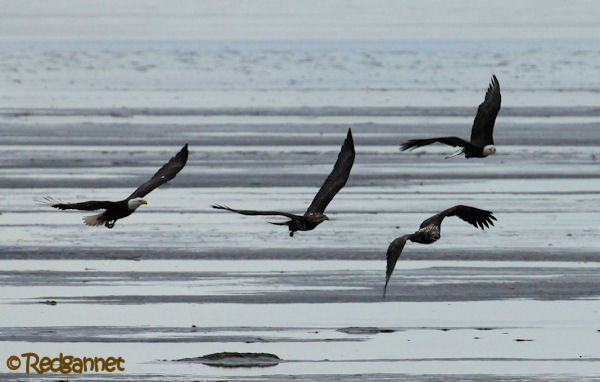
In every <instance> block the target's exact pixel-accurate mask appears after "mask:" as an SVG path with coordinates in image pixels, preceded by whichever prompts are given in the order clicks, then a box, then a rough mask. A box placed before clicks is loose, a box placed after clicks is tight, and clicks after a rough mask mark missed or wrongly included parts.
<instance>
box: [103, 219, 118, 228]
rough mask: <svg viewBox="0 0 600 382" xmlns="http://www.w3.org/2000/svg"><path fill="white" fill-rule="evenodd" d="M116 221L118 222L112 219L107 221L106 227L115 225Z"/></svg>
mask: <svg viewBox="0 0 600 382" xmlns="http://www.w3.org/2000/svg"><path fill="white" fill-rule="evenodd" d="M116 222H117V221H116V220H111V221H107V222H106V223H105V224H104V225H105V226H106V228H112V227H114V226H115V223H116Z"/></svg>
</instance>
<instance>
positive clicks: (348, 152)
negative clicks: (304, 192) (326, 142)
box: [306, 129, 355, 214]
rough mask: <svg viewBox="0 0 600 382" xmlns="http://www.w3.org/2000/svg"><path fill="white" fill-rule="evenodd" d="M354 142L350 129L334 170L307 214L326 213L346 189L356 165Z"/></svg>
mask: <svg viewBox="0 0 600 382" xmlns="http://www.w3.org/2000/svg"><path fill="white" fill-rule="evenodd" d="M354 157H355V152H354V141H353V139H352V130H351V129H348V134H347V135H346V140H344V143H343V144H342V148H341V150H340V153H339V154H338V157H337V160H336V162H335V165H334V166H333V170H332V171H331V173H330V174H329V176H328V177H327V179H325V182H324V183H323V185H322V186H321V188H320V189H319V192H317V195H315V198H314V199H313V201H312V203H311V204H310V206H309V207H308V209H307V210H306V214H309V213H311V212H319V213H323V212H325V208H327V205H329V203H331V201H332V200H333V197H334V196H335V195H336V194H337V193H338V192H339V191H340V190H341V189H342V187H344V185H345V184H346V182H347V181H348V177H349V176H350V170H352V165H353V164H354Z"/></svg>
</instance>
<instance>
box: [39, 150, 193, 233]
mask: <svg viewBox="0 0 600 382" xmlns="http://www.w3.org/2000/svg"><path fill="white" fill-rule="evenodd" d="M187 159H188V145H187V144H186V145H185V146H183V147H182V148H181V150H180V151H179V152H178V153H177V154H176V155H175V156H174V157H172V158H171V159H170V160H169V161H168V162H167V163H165V164H164V165H163V166H162V167H161V168H160V169H159V170H158V171H157V172H156V174H154V175H153V176H152V178H150V179H149V180H148V181H147V182H145V183H144V184H142V185H141V186H139V187H138V188H137V189H136V190H135V191H134V192H133V193H132V194H131V195H129V196H128V197H127V198H125V199H123V200H120V201H117V202H112V201H97V200H91V201H87V202H81V203H57V202H56V200H54V199H53V198H46V203H45V204H48V205H50V206H51V207H54V208H58V209H60V210H83V211H95V210H104V211H103V212H101V213H99V214H97V215H91V216H85V217H84V218H83V222H84V223H85V224H86V225H88V226H100V225H104V226H105V227H106V228H113V227H114V226H115V223H116V222H117V220H119V219H123V218H124V217H127V216H129V215H131V214H132V213H133V212H134V211H135V210H136V209H137V208H138V207H139V206H141V205H143V204H148V202H147V201H146V200H145V199H143V197H144V196H146V195H148V194H149V193H150V192H152V190H154V189H155V188H157V187H160V186H161V185H163V184H165V183H166V182H168V181H169V180H171V179H173V178H175V176H176V175H177V173H178V172H179V171H181V169H182V168H183V167H184V166H185V164H186V162H187Z"/></svg>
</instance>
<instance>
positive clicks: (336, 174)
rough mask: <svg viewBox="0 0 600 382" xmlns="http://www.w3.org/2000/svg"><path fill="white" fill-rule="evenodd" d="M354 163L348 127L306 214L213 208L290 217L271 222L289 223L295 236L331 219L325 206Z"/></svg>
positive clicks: (216, 205) (224, 207) (340, 186)
mask: <svg viewBox="0 0 600 382" xmlns="http://www.w3.org/2000/svg"><path fill="white" fill-rule="evenodd" d="M353 164H354V142H353V140H352V131H351V129H348V134H347V136H346V140H345V141H344V144H343V145H342V148H341V150H340V153H339V154H338V158H337V161H336V162H335V165H334V166H333V170H332V171H331V173H330V174H329V176H328V177H327V179H326V180H325V183H323V185H322V186H321V189H320V190H319V192H317V195H316V196H315V198H314V199H313V201H312V203H311V204H310V206H309V207H308V209H307V210H306V212H305V213H304V215H296V214H293V213H290V212H281V211H254V210H237V209H233V208H229V207H227V206H221V205H218V204H214V205H212V208H216V209H219V210H226V211H231V212H235V213H238V214H242V215H279V216H285V217H287V218H289V219H290V220H288V221H287V222H282V223H271V224H275V225H287V226H288V228H289V232H290V236H294V232H296V231H310V230H313V229H315V228H316V227H317V226H318V225H319V224H321V223H322V222H324V221H325V220H329V217H327V215H325V213H324V212H325V208H327V205H328V204H329V203H330V202H331V200H333V197H334V196H335V195H336V194H337V193H338V192H339V191H340V190H341V189H342V187H344V185H345V184H346V181H347V180H348V177H349V176H350V170H351V169H352V165H353Z"/></svg>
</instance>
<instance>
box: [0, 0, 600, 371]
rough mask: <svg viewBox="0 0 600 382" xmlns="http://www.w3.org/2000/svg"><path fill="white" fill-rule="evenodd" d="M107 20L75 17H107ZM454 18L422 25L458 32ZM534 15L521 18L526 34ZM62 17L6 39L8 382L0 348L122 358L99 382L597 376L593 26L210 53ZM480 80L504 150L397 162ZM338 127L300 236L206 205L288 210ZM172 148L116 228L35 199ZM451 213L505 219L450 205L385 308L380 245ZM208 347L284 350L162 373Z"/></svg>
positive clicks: (129, 168) (120, 188)
mask: <svg viewBox="0 0 600 382" xmlns="http://www.w3.org/2000/svg"><path fill="white" fill-rule="evenodd" d="M63 5H64V4H63ZM19 7H23V5H20V6H19ZM26 8H27V7H25V8H14V9H13V10H12V14H13V15H21V16H20V17H24V16H23V15H22V14H21V13H23V12H25V13H27V12H26V11H27V9H26ZM209 8H210V9H213V8H211V7H209ZM127 9H128V8H126V9H125V11H127ZM153 9H154V8H151V9H149V10H148V11H147V12H149V13H150V14H152V12H154V11H153ZM89 11H90V12H92V13H93V12H100V11H99V10H97V9H96V10H95V11H94V10H93V9H92V10H89ZM102 12H104V11H102ZM102 12H100V13H102ZM592 13H593V12H590V13H586V14H592ZM302 15H303V16H302V17H305V16H306V14H304V13H302ZM569 15H570V13H568V12H566V11H565V13H564V14H563V15H561V17H563V18H564V20H563V21H565V23H563V24H562V25H563V27H564V28H566V29H568V30H570V31H571V32H573V31H576V32H578V33H579V32H581V31H582V30H585V31H587V29H586V28H588V29H589V28H591V29H594V27H593V25H592V24H586V25H587V26H586V25H581V26H577V25H576V24H574V23H573V22H572V19H571V18H570V16H569ZM2 17H4V16H0V19H2ZM36 17H37V16H36ZM56 17H57V16H56V15H54V14H50V15H46V16H43V15H42V16H40V17H39V20H38V21H39V22H40V25H54V23H55V19H56ZM61 17H63V18H65V19H70V18H72V17H75V16H73V14H72V13H71V10H69V9H67V10H65V11H64V14H63V15H62V16H61ZM123 17H124V18H125V19H128V18H129V17H131V14H130V13H128V12H125V13H124V14H118V15H116V20H120V19H122V18H123ZM177 17H179V18H180V19H181V20H183V21H182V22H187V21H186V20H188V19H187V18H186V17H185V15H183V16H182V15H179V16H177ZM177 17H175V19H177ZM215 17H216V16H214V15H213V17H210V18H208V19H209V20H214V18H215ZM270 17H275V18H277V17H281V16H280V15H279V16H273V15H271V16H270ZM379 17H382V18H383V20H385V16H381V15H380V16H379ZM403 17H407V15H405V14H403ZM539 17H540V18H542V19H543V18H544V17H545V16H544V15H540V16H539ZM25 18H26V17H25ZM217 18H218V17H217ZM2 20H3V21H7V20H6V17H4V19H2ZM11 20H12V19H11ZM102 20H103V19H102V18H100V19H90V23H109V24H110V23H111V22H112V21H110V20H113V19H110V20H109V19H104V21H102ZM107 20H108V21H107ZM320 20H321V19H319V18H315V19H314V23H315V24H314V25H317V26H318V25H322V24H321V21H322V20H321V21H320ZM344 20H345V21H344ZM536 20H538V19H537V18H536ZM188 21H189V20H188ZM346 21H347V20H346V19H343V20H342V21H340V22H341V23H342V24H343V23H344V22H346ZM12 22H13V21H10V20H9V21H7V22H6V23H4V22H3V23H0V30H1V29H2V28H5V29H6V28H8V27H7V26H6V25H12V24H11V23H12ZM211 22H212V21H211ZM432 22H433V21H432ZM197 24H202V23H197ZM517 24H518V23H517ZM35 25H38V24H35ZM94 25H95V24H94ZM169 25H171V26H172V24H169ZM458 25H460V23H458V21H456V23H454V22H451V23H450V24H447V25H446V24H445V26H443V25H438V26H437V29H436V30H437V31H438V33H442V32H444V31H447V30H450V31H453V33H454V34H453V36H454V37H456V36H457V33H458V31H459V29H460V30H462V26H461V27H460V28H459V27H458ZM553 25H554V24H553ZM496 27H497V26H496ZM496 27H494V28H496ZM448 28H449V29H448ZM471 28H474V29H477V28H479V30H480V31H483V32H485V33H491V35H486V36H488V37H487V38H488V39H489V38H490V36H494V33H495V32H494V30H495V29H494V28H491V29H490V28H485V27H481V26H473V27H471ZM536 28H537V27H536V26H535V25H529V24H528V23H522V24H518V27H515V31H516V30H521V31H522V30H525V31H528V33H529V34H527V36H534V35H535V36H537V33H538V32H539V31H538V29H536ZM9 29H10V28H9ZM54 31H55V32H53V33H57V34H58V35H52V36H48V37H49V39H48V40H45V41H39V40H40V37H39V36H38V37H36V38H37V39H36V38H33V40H31V41H29V40H27V38H29V37H31V34H35V33H36V32H35V29H33V30H32V31H27V33H25V32H23V33H25V34H24V35H20V36H17V37H14V36H13V35H12V34H6V35H3V38H2V40H1V41H0V74H1V75H0V132H1V133H2V142H0V144H1V146H0V179H1V180H0V292H1V293H0V343H1V344H0V360H1V361H2V362H0V378H2V379H6V378H15V377H17V378H18V377H23V378H25V377H24V376H23V375H20V374H16V373H11V372H9V371H8V370H7V369H6V367H5V365H4V363H5V362H4V361H5V360H6V358H7V357H8V356H9V355H11V354H20V353H22V352H26V351H35V352H37V353H39V354H41V355H49V356H55V355H57V354H58V353H59V352H64V353H69V354H74V355H100V356H103V355H116V356H119V355H121V356H123V357H124V358H125V359H126V372H125V373H123V374H118V375H110V377H111V378H114V379H118V380H156V381H162V380H182V381H195V380H222V379H224V378H226V379H228V380H253V381H287V380H294V379H298V380H311V379H312V380H324V381H335V380H345V381H363V380H373V381H375V380H378V381H379V380H381V381H384V380H394V381H412V380H421V381H438V380H445V381H463V380H488V381H512V380H518V381H541V380H556V381H564V380H573V381H583V380H590V381H591V380H595V379H596V378H597V375H599V374H600V367H599V366H598V365H600V363H599V362H598V361H599V360H600V353H599V352H598V349H599V348H600V347H599V346H598V345H599V344H600V342H599V341H600V340H599V339H598V338H599V337H598V336H599V334H598V330H600V327H599V326H598V324H597V323H598V322H599V318H600V317H599V316H598V315H599V312H600V305H599V303H598V296H599V295H600V290H599V289H598V287H597V285H598V281H599V280H600V272H599V271H600V258H599V257H598V248H599V245H600V241H599V240H598V237H600V228H599V225H598V224H597V223H598V219H597V216H598V213H599V212H600V203H599V202H600V175H599V174H600V172H599V171H598V168H599V164H600V149H599V148H598V147H599V143H600V126H598V124H599V118H600V108H598V102H597V98H598V97H597V95H598V92H599V91H600V83H599V82H598V81H597V80H596V79H595V78H597V75H596V74H597V72H598V68H600V50H599V49H598V44H597V41H596V40H595V39H594V38H592V37H593V36H596V35H597V34H594V33H587V32H589V31H587V32H586V33H583V34H575V35H570V36H571V37H576V39H575V40H564V39H562V40H561V39H558V40H549V39H548V38H546V39H544V40H539V39H535V38H533V39H526V38H520V39H506V38H505V39H500V40H493V41H492V40H471V41H465V40H460V39H456V38H455V39H452V40H439V38H440V36H439V35H438V36H437V37H436V38H438V40H428V41H423V40H414V39H412V40H411V39H409V38H403V39H401V40H398V41H392V40H383V39H377V40H374V41H364V40H361V41H359V40H356V39H354V37H356V36H358V34H357V35H354V34H351V35H350V36H346V37H345V39H344V41H343V42H340V41H324V40H323V38H321V39H320V40H319V39H317V40H311V41H306V40H302V39H295V38H293V37H294V29H293V25H292V26H290V29H288V30H287V34H284V35H282V36H281V37H282V38H285V37H289V38H291V40H290V41H278V42H273V41H269V42H267V41H254V42H242V41H233V40H231V41H220V42H216V41H190V40H187V39H185V38H173V39H172V40H170V41H155V40H144V39H139V38H138V39H135V38H134V39H131V40H128V39H116V40H110V39H108V40H107V39H106V38H105V39H104V40H102V39H100V40H97V41H88V40H84V39H83V37H85V36H88V35H86V33H88V32H89V31H87V30H86V31H84V36H83V37H82V38H81V39H79V38H72V36H71V37H69V38H65V36H64V35H60V28H59V29H55V30H54ZM394 31H395V32H394V33H396V32H398V29H394ZM532 31H533V32H532ZM129 32H132V30H129ZM134 32H135V31H134ZM255 32H256V31H255ZM375 32H377V31H375ZM379 32H380V31H379ZM11 33H13V32H11ZM149 33H150V32H149ZM257 33H258V32H257ZM260 33H262V31H261V32H260ZM260 33H258V34H256V35H254V37H256V36H258V35H260ZM357 33H358V32H357ZM444 33H445V32H444ZM460 33H463V32H460ZM460 33H459V34H458V35H460ZM515 33H516V32H515ZM10 36H13V37H10ZM443 36H445V35H444V34H443V33H442V37H443ZM88 37H89V36H88ZM359 37H360V36H359ZM249 38H252V35H249ZM257 40H260V39H259V38H257ZM292 40H293V41H292ZM492 73H496V74H497V75H498V77H499V79H500V81H501V84H502V90H503V109H502V111H501V112H500V115H499V117H498V121H497V124H496V131H495V139H496V145H497V147H498V154H497V155H496V156H494V157H490V158H486V159H484V160H466V159H464V158H454V159H451V160H445V159H444V156H446V155H448V154H451V153H452V152H453V150H452V148H449V147H443V146H429V147H426V148H423V149H420V150H415V151H413V152H409V153H402V152H400V151H399V144H400V143H402V142H403V141H405V140H407V139H411V138H416V137H421V136H429V135H431V136H434V135H439V134H441V135H458V136H462V137H465V138H467V137H468V135H469V134H468V133H469V129H470V126H471V124H472V120H473V116H474V113H475V111H476V108H477V105H478V104H479V102H481V100H482V99H483V95H484V91H485V88H486V86H487V81H488V80H489V77H490V76H491V74H492ZM348 128H352V130H353V133H354V140H355V144H356V150H357V156H356V163H355V166H354V168H353V170H352V175H351V177H350V180H349V182H348V185H347V186H346V187H345V188H344V189H343V190H342V191H341V192H340V193H339V195H337V196H336V198H335V199H334V201H333V202H332V203H331V205H330V207H329V208H328V210H327V213H328V215H329V216H330V218H331V221H328V222H325V223H323V224H322V225H320V226H319V227H318V228H317V229H316V230H314V231H312V232H300V233H297V235H296V236H295V237H294V238H290V237H289V236H288V234H287V232H286V231H285V229H282V227H278V226H273V225H270V224H267V222H269V221H277V220H278V219H276V218H275V219H268V218H261V217H243V216H238V215H235V214H230V213H226V212H222V211H216V210H213V209H211V208H210V205H211V204H213V203H222V204H227V205H230V206H232V207H241V208H255V209H259V208H269V209H283V210H290V211H293V212H297V213H301V212H302V211H303V210H304V209H305V208H306V206H307V205H308V204H309V203H310V201H311V199H312V197H313V195H314V193H315V192H316V190H317V189H318V187H319V186H320V184H321V183H322V181H323V179H324V177H325V176H326V175H327V173H328V172H329V171H330V169H331V166H332V163H333V162H334V160H335V158H336V156H337V153H338V150H339V145H340V144H341V142H342V140H343V138H344V136H345V132H346V130H347V129H348ZM184 143H189V144H190V159H189V162H188V165H187V166H186V167H185V169H184V170H183V171H182V172H181V174H180V175H179V176H178V177H177V178H176V179H175V180H174V181H172V182H171V183H169V184H168V185H166V186H164V187H162V188H160V189H158V190H156V191H155V192H153V193H152V194H150V195H149V196H148V197H147V199H148V201H149V205H148V206H143V207H142V208H140V210H139V211H137V212H136V213H135V214H134V215H132V216H131V217H128V218H127V219H124V220H122V221H119V222H118V223H117V225H116V226H115V228H114V229H113V230H107V229H104V228H97V229H94V228H89V227H85V226H84V225H83V224H82V223H81V217H82V216H84V215H86V214H87V213H85V212H83V213H81V212H59V211H55V210H52V209H50V208H48V207H47V206H42V205H39V203H38V202H37V201H39V200H40V199H41V198H43V197H45V196H52V197H55V198H59V199H62V200H65V201H75V200H84V199H118V198H122V197H125V196H126V195H129V194H130V192H131V190H133V189H134V188H135V187H136V186H137V185H138V184H140V183H141V182H143V181H144V180H145V179H146V178H147V177H149V176H150V175H151V174H152V173H153V172H154V171H155V170H156V169H157V168H158V167H159V166H160V165H161V164H162V163H164V161H165V160H166V159H167V158H169V157H170V156H171V155H173V154H174V153H175V152H176V151H177V149H178V148H179V147H180V146H181V145H182V144H184ZM455 204H469V205H473V206H476V207H480V208H485V209H489V210H492V211H493V212H494V214H495V216H496V217H497V218H498V221H497V223H496V225H495V227H493V228H491V229H489V230H486V231H481V230H477V229H475V228H473V227H471V226H469V225H468V224H465V223H464V222H462V221H460V220H458V219H455V218H449V219H448V220H447V221H445V222H444V226H443V229H442V238H441V240H440V241H439V242H437V243H435V244H434V245H430V246H423V245H417V244H413V243H409V244H408V245H407V246H406V248H405V250H404V253H403V255H402V258H401V259H400V260H399V262H398V265H397V268H396V271H395V273H394V276H393V278H392V280H391V282H390V286H389V289H388V297H387V299H386V300H385V301H384V300H382V298H381V292H382V287H383V279H384V274H385V251H386V248H387V245H388V243H389V242H390V241H391V240H392V239H393V238H394V237H396V236H399V235H401V234H404V233H409V232H412V231H414V230H415V229H417V228H418V226H419V224H420V222H421V221H422V220H424V219H425V218H427V217H428V216H430V215H431V214H433V213H436V212H438V211H440V210H441V209H444V208H447V207H450V206H452V205H455ZM343 328H354V329H353V330H352V331H351V332H352V334H347V333H344V332H342V331H339V329H343ZM373 328H376V329H388V330H391V331H392V332H390V333H377V334H375V333H373ZM376 331H377V330H375V332H376ZM220 351H237V352H246V351H248V352H270V353H274V354H276V355H278V356H279V357H281V358H283V359H284V362H283V363H281V364H279V365H277V366H274V367H270V368H257V369H221V368H211V367H208V366H205V365H201V364H186V363H180V362H173V360H176V359H181V358H186V357H198V356H202V355H205V354H209V353H214V352H220ZM54 377H55V376H54ZM108 377H109V376H107V375H99V376H95V375H84V376H79V377H73V376H69V380H103V379H107V378H108ZM28 380H34V378H28Z"/></svg>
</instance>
